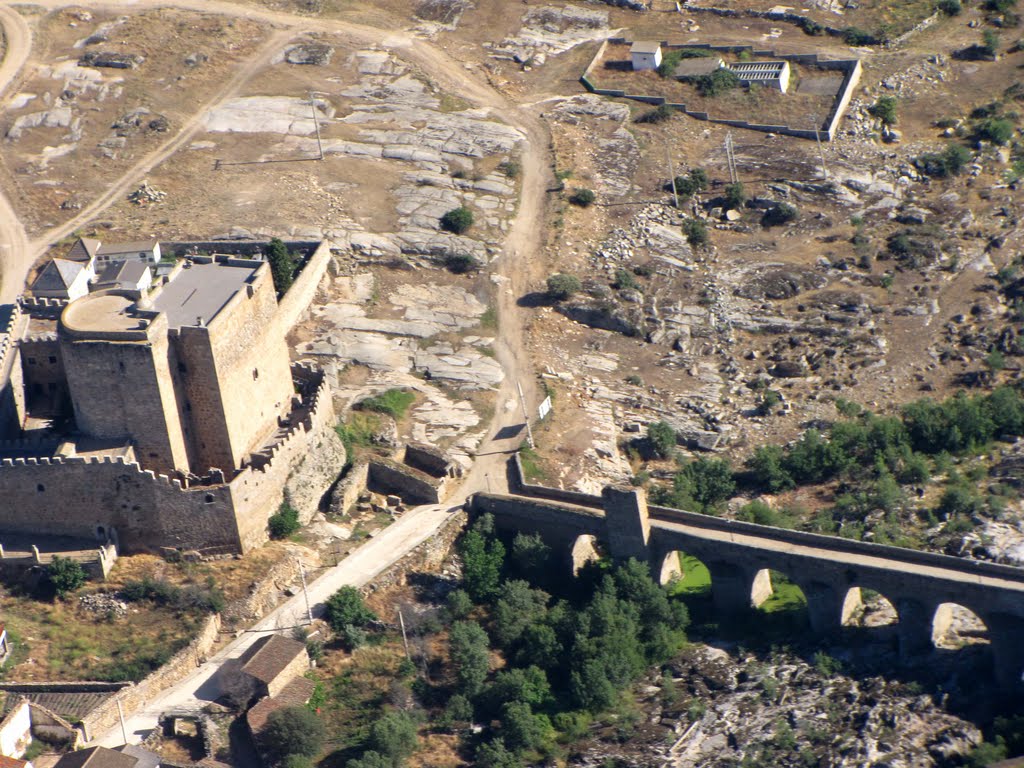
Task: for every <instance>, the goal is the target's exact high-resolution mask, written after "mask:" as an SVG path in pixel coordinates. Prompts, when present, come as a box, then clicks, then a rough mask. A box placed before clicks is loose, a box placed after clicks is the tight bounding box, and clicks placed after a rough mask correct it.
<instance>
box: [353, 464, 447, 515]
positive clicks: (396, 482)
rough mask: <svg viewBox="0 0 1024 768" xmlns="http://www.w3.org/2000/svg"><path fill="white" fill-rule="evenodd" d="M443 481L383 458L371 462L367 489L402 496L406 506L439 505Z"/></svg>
mask: <svg viewBox="0 0 1024 768" xmlns="http://www.w3.org/2000/svg"><path fill="white" fill-rule="evenodd" d="M442 485H443V481H441V480H438V479H436V478H433V477H431V476H430V475H428V474H427V473H426V472H421V471H419V470H418V469H413V468H412V467H408V466H406V465H404V464H399V463H398V462H397V461H393V460H391V459H386V458H382V457H374V458H372V459H370V460H369V473H368V476H367V487H368V488H369V489H370V490H375V491H376V492H377V493H390V494H394V495H395V496H400V497H401V498H402V501H404V502H405V503H406V504H437V503H438V502H439V501H440V500H441V495H442V493H443V489H442Z"/></svg>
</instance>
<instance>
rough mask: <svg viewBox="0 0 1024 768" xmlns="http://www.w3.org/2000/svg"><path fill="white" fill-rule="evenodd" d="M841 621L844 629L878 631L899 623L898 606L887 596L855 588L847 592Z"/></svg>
mask: <svg viewBox="0 0 1024 768" xmlns="http://www.w3.org/2000/svg"><path fill="white" fill-rule="evenodd" d="M839 620H840V623H841V624H842V626H844V627H861V628H864V629H877V628H880V627H889V626H892V625H894V624H898V623H899V612H898V611H897V610H896V605H895V604H894V603H893V601H892V600H890V599H889V598H888V597H887V596H886V595H883V594H882V593H881V592H876V591H875V590H873V589H871V588H870V587H864V586H855V587H850V588H849V589H847V590H846V593H845V595H844V596H843V604H842V607H841V609H840V615H839Z"/></svg>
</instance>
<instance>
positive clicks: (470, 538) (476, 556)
mask: <svg viewBox="0 0 1024 768" xmlns="http://www.w3.org/2000/svg"><path fill="white" fill-rule="evenodd" d="M458 550H459V556H460V557H461V558H462V583H463V586H464V587H465V589H466V592H468V593H469V596H470V597H472V598H473V600H475V601H476V602H478V603H479V602H484V601H486V600H490V599H491V598H493V597H494V596H495V595H497V594H498V589H499V587H500V586H501V569H502V566H503V565H504V563H505V545H504V544H502V543H501V541H499V540H498V539H496V538H495V539H488V538H486V537H485V536H484V535H483V534H482V533H481V532H480V531H479V530H478V529H477V528H475V527H474V528H471V529H470V530H469V531H467V532H466V534H465V535H464V536H463V537H462V538H461V539H460V540H459V546H458Z"/></svg>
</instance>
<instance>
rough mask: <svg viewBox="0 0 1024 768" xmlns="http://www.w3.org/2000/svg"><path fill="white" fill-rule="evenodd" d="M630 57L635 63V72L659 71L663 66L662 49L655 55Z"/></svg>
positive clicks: (631, 54) (646, 54)
mask: <svg viewBox="0 0 1024 768" xmlns="http://www.w3.org/2000/svg"><path fill="white" fill-rule="evenodd" d="M629 57H630V59H631V60H632V62H633V69H634V70H643V69H657V68H658V67H660V66H661V49H660V48H658V49H657V50H656V51H655V52H654V53H635V52H634V53H630V54H629Z"/></svg>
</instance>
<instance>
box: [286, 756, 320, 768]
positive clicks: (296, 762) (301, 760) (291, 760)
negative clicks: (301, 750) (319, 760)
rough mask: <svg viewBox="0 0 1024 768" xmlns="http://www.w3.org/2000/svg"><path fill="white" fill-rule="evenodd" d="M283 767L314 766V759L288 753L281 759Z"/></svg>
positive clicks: (311, 767)
mask: <svg viewBox="0 0 1024 768" xmlns="http://www.w3.org/2000/svg"><path fill="white" fill-rule="evenodd" d="M281 768H313V761H312V760H311V759H310V758H308V757H306V756H305V755H288V756H287V757H286V758H285V759H284V760H282V761H281Z"/></svg>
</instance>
